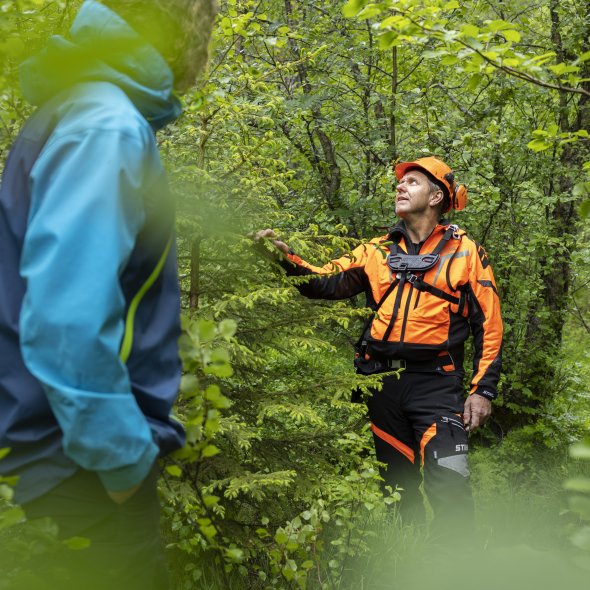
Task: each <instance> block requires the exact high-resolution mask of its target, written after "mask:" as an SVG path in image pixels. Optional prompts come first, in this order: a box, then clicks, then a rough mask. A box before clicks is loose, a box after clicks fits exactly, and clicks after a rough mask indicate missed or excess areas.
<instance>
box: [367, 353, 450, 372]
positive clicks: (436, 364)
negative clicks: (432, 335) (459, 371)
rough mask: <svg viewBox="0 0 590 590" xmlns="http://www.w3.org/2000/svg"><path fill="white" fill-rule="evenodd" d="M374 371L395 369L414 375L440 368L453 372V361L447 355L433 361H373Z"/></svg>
mask: <svg viewBox="0 0 590 590" xmlns="http://www.w3.org/2000/svg"><path fill="white" fill-rule="evenodd" d="M373 362H374V363H375V369H377V370H379V369H381V370H385V371H394V370H397V369H405V370H406V371H411V372H415V373H419V372H422V371H424V372H428V371H440V370H441V369H442V367H452V369H451V370H455V365H454V363H453V359H452V358H451V357H450V356H449V355H445V356H439V357H436V358H434V359H429V360H427V361H411V360H406V359H383V360H374V361H373Z"/></svg>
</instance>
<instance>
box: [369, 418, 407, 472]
mask: <svg viewBox="0 0 590 590" xmlns="http://www.w3.org/2000/svg"><path fill="white" fill-rule="evenodd" d="M371 430H372V431H373V432H374V433H375V435H376V436H378V437H379V438H380V439H381V440H384V441H385V442H386V443H388V444H390V445H391V446H392V447H393V448H394V449H395V450H396V451H399V452H400V453H401V454H402V455H403V456H404V457H405V458H406V459H407V460H408V461H411V462H412V463H413V462H414V451H412V449H410V447H408V446H407V445H405V444H404V443H403V442H401V441H400V440H397V438H395V437H393V436H391V434H387V432H385V431H384V430H381V429H380V428H377V426H375V425H374V424H373V423H371Z"/></svg>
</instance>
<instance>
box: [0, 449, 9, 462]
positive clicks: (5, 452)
mask: <svg viewBox="0 0 590 590" xmlns="http://www.w3.org/2000/svg"><path fill="white" fill-rule="evenodd" d="M8 453H10V448H9V447H4V448H3V449H0V461H2V459H4V457H6V455H8Z"/></svg>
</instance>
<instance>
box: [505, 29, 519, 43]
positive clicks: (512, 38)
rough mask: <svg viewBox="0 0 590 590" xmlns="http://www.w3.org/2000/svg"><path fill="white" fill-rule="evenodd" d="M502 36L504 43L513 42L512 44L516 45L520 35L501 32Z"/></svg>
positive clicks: (516, 32)
mask: <svg viewBox="0 0 590 590" xmlns="http://www.w3.org/2000/svg"><path fill="white" fill-rule="evenodd" d="M502 35H504V38H505V39H506V41H513V42H514V43H518V42H519V41H520V33H519V32H518V31H514V30H509V31H503V32H502Z"/></svg>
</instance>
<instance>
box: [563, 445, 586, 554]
mask: <svg viewBox="0 0 590 590" xmlns="http://www.w3.org/2000/svg"><path fill="white" fill-rule="evenodd" d="M570 455H571V457H572V458H573V459H578V460H580V461H585V462H588V461H590V438H586V439H585V440H583V441H581V442H578V443H577V444H575V445H573V446H572V447H571V449H570ZM586 464H587V463H586ZM588 475H589V474H588V470H587V469H586V474H585V475H578V476H577V477H572V478H570V479H568V480H566V482H565V484H564V488H565V489H566V490H567V491H568V492H570V498H569V503H570V509H571V511H572V512H573V513H575V514H577V515H578V517H579V519H580V522H579V524H578V525H577V526H576V527H572V528H573V529H574V530H573V532H572V534H571V542H572V544H573V545H574V546H575V547H576V548H577V549H578V550H580V553H581V555H580V557H579V562H580V563H581V564H585V565H587V560H588V552H590V477H589V476H588Z"/></svg>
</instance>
